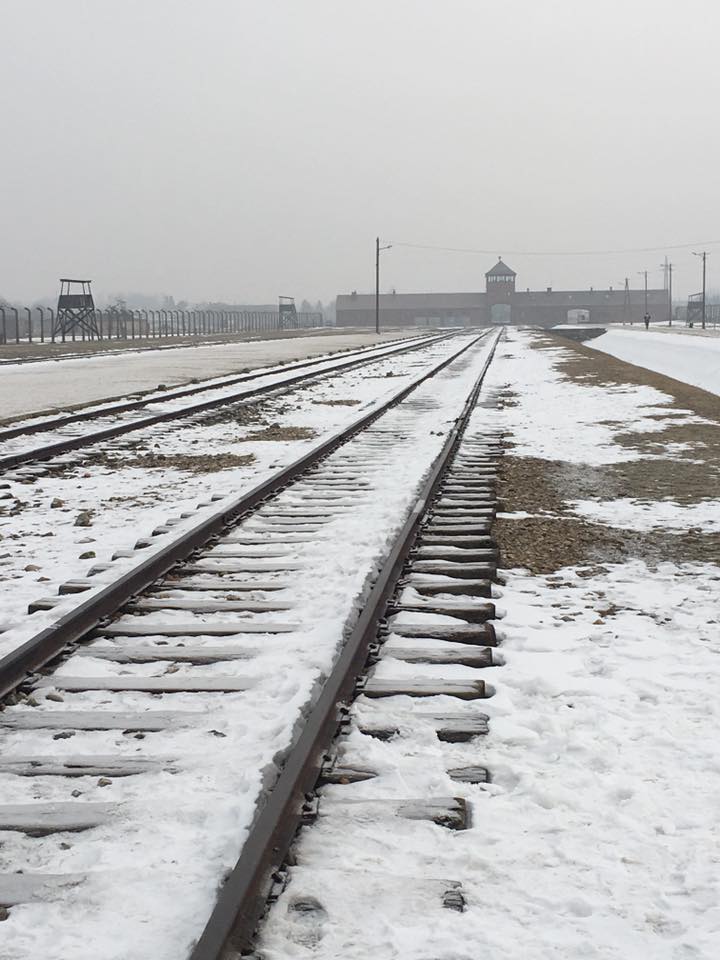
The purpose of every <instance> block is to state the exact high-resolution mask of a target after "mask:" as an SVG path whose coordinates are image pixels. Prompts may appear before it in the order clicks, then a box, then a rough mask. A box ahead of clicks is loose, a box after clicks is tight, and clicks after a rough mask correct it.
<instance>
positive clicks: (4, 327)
mask: <svg viewBox="0 0 720 960" xmlns="http://www.w3.org/2000/svg"><path fill="white" fill-rule="evenodd" d="M0 313H1V314H2V342H3V343H4V344H5V343H7V320H6V319H5V307H0Z"/></svg>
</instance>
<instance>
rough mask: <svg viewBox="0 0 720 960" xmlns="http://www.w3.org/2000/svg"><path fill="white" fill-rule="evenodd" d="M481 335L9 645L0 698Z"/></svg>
mask: <svg viewBox="0 0 720 960" xmlns="http://www.w3.org/2000/svg"><path fill="white" fill-rule="evenodd" d="M483 336H484V334H481V335H480V336H478V337H475V338H474V339H473V340H471V341H470V342H469V343H467V344H465V345H464V346H463V347H461V348H460V349H459V350H456V351H454V352H453V353H452V354H451V355H450V356H449V357H446V358H445V359H444V360H441V361H440V362H439V363H437V364H436V365H435V366H434V367H431V368H430V370H427V371H426V372H425V373H423V374H421V375H420V376H418V377H416V378H415V379H414V380H413V381H412V382H411V383H409V384H407V385H406V386H405V387H403V388H402V389H401V390H399V391H398V392H397V393H396V394H394V395H393V396H392V397H390V398H389V399H388V400H386V401H385V402H384V403H382V404H381V405H380V406H379V407H376V408H374V409H373V410H371V411H369V412H368V413H365V414H363V415H362V416H360V417H358V418H356V419H355V420H354V421H353V422H352V423H350V424H349V425H348V426H347V427H344V428H343V429H342V430H339V431H337V432H336V433H334V434H333V435H332V436H330V437H329V438H328V439H327V440H324V441H323V442H321V443H320V444H318V445H317V446H316V447H314V448H313V449H312V450H310V451H308V452H307V453H306V454H304V455H303V456H301V457H299V458H298V459H297V460H295V461H293V462H292V463H291V464H289V465H288V466H286V467H284V468H283V469H282V470H280V471H278V472H277V473H276V474H274V475H273V476H272V477H270V478H268V479H267V480H265V481H263V482H262V483H259V484H258V485H257V486H255V487H253V488H252V489H251V490H249V491H248V492H247V493H244V494H241V495H240V496H238V497H235V498H234V499H233V500H232V501H230V503H227V504H226V505H225V506H223V507H222V508H221V509H219V510H217V511H215V512H214V513H213V514H211V515H210V516H208V517H205V518H204V519H203V520H201V521H200V522H199V523H197V524H195V525H194V526H193V527H191V528H190V529H189V530H187V531H185V532H184V533H182V534H180V535H179V536H178V537H177V538H176V539H175V540H173V541H172V542H171V543H169V544H167V545H166V546H164V547H162V548H161V549H159V550H158V551H157V552H156V553H154V554H153V555H152V556H151V557H148V558H147V560H145V561H143V562H142V563H140V564H138V565H137V566H136V567H134V568H133V569H131V570H128V571H127V572H126V573H124V574H123V575H122V576H120V577H119V578H118V579H117V580H115V581H114V582H113V583H111V584H108V585H107V586H105V587H103V589H101V590H99V591H98V592H97V593H96V594H94V595H93V596H92V597H89V598H88V599H87V600H85V601H84V602H83V603H80V604H79V605H78V606H77V607H76V608H75V609H74V610H72V611H70V612H69V613H67V614H65V616H63V617H60V618H59V619H58V620H57V621H56V622H55V623H53V624H51V625H50V626H49V627H46V628H45V629H44V630H42V631H41V632H40V633H38V634H36V635H35V636H34V637H31V638H30V639H29V640H27V641H26V642H25V643H23V644H21V645H20V646H19V647H17V648H16V649H15V650H13V651H11V652H10V653H9V654H7V655H6V656H4V657H3V658H2V659H0V697H4V696H6V695H7V694H8V693H10V692H12V691H13V690H15V689H16V688H17V687H18V686H20V685H21V684H22V683H24V682H25V681H26V680H27V679H28V675H29V674H31V673H33V672H34V671H36V670H38V669H40V668H41V667H42V666H44V665H45V664H46V663H47V662H48V661H49V660H52V659H53V658H54V657H56V656H58V654H59V653H61V652H62V651H63V649H64V648H65V647H66V646H67V645H68V644H71V643H74V642H76V641H77V640H79V639H80V638H81V637H82V636H83V635H84V634H86V633H87V632H88V631H89V630H92V629H93V628H94V627H96V626H97V625H98V624H99V623H100V622H101V621H102V620H104V619H105V618H107V617H110V616H112V615H113V614H114V613H116V611H117V610H118V608H119V607H121V606H122V605H123V604H124V603H127V601H128V600H130V599H131V598H132V597H133V596H134V595H135V594H137V593H139V592H140V591H141V590H144V589H146V588H147V587H149V586H150V585H151V584H153V583H154V582H155V581H156V580H158V579H159V578H160V577H162V576H163V575H164V574H166V573H167V571H168V570H169V569H170V568H171V567H173V566H174V565H175V564H177V563H179V562H181V561H183V560H186V559H187V558H188V557H190V556H191V555H192V554H193V553H194V552H195V551H197V550H199V549H200V548H201V547H204V546H205V545H206V544H207V543H208V541H210V540H212V539H213V538H214V537H217V536H219V535H220V534H221V533H222V532H223V530H224V529H225V528H227V527H228V526H231V525H234V524H235V523H236V522H237V520H238V519H239V518H240V517H241V516H242V515H244V514H246V513H248V512H249V511H251V510H253V509H254V508H255V507H257V506H258V505H259V504H260V503H262V502H263V501H265V500H267V498H268V497H270V496H272V495H273V494H276V493H277V492H278V491H279V490H281V489H282V488H283V487H285V486H287V485H288V484H289V483H292V482H293V481H294V480H295V479H297V477H299V476H300V475H301V474H302V473H304V472H305V471H306V470H307V469H308V468H309V467H311V466H314V465H315V464H316V463H318V462H319V461H321V460H322V459H324V458H325V457H327V456H328V455H329V454H330V453H332V452H334V451H335V450H336V449H337V448H338V447H341V446H342V445H343V444H345V443H346V442H347V441H348V440H350V439H351V438H352V437H354V436H355V435H356V434H357V433H359V432H360V431H362V430H364V429H365V428H366V427H368V426H369V425H370V424H371V423H374V422H375V420H377V419H379V418H380V417H381V416H382V415H383V414H384V413H386V412H387V411H388V410H389V409H391V408H392V407H394V406H396V405H397V404H398V403H400V402H401V401H402V400H404V399H405V397H407V396H408V395H409V394H410V393H412V392H413V391H414V390H416V389H417V388H418V387H419V386H420V385H421V384H422V383H424V382H425V381H426V380H429V379H430V378H432V377H434V376H436V375H437V374H438V373H439V372H440V371H441V370H443V369H445V367H447V366H449V364H451V363H453V362H454V361H455V360H457V358H458V357H460V356H461V355H462V354H463V353H465V352H466V351H467V350H469V349H470V348H471V347H472V346H474V345H475V344H477V343H478V342H479V341H480V340H482V339H483Z"/></svg>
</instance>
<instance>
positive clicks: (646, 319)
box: [643, 313, 650, 330]
mask: <svg viewBox="0 0 720 960" xmlns="http://www.w3.org/2000/svg"><path fill="white" fill-rule="evenodd" d="M643 320H644V321H645V329H646V330H647V329H648V328H649V327H650V314H649V313H646V314H645V316H644V317H643Z"/></svg>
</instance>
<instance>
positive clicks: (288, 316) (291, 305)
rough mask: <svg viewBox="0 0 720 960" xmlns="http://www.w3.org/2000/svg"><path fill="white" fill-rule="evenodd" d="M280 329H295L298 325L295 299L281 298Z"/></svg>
mask: <svg viewBox="0 0 720 960" xmlns="http://www.w3.org/2000/svg"><path fill="white" fill-rule="evenodd" d="M278 299H279V300H280V306H279V308H278V311H279V313H280V329H281V330H288V329H294V328H295V327H297V325H298V315H297V310H296V309H295V297H279V298H278Z"/></svg>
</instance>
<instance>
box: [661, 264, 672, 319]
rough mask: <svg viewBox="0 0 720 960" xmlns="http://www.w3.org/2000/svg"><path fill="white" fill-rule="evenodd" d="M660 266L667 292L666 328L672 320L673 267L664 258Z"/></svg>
mask: <svg viewBox="0 0 720 960" xmlns="http://www.w3.org/2000/svg"><path fill="white" fill-rule="evenodd" d="M660 266H661V267H662V268H663V271H664V273H665V289H666V290H667V295H668V326H669V327H671V326H672V318H673V305H672V303H673V301H672V272H673V265H672V264H671V263H668V258H667V257H665V263H661V264H660Z"/></svg>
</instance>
